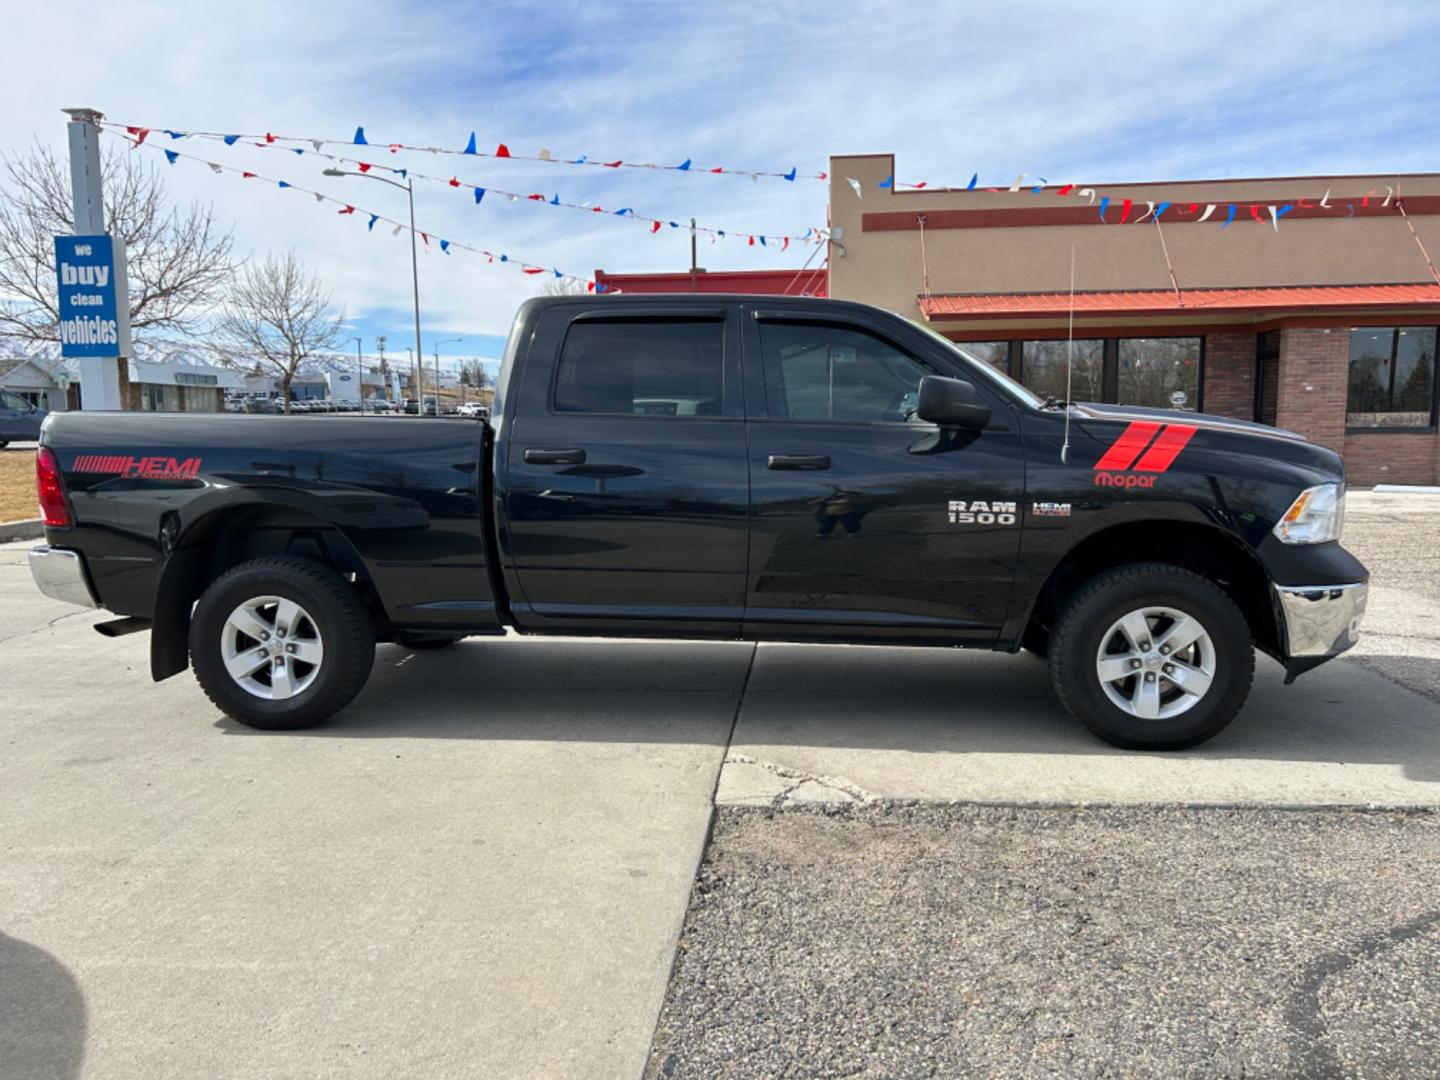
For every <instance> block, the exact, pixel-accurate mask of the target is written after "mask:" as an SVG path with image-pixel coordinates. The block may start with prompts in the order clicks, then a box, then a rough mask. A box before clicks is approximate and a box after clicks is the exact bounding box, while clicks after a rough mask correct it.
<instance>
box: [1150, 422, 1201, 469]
mask: <svg viewBox="0 0 1440 1080" xmlns="http://www.w3.org/2000/svg"><path fill="white" fill-rule="evenodd" d="M1194 434H1195V429H1194V428H1193V427H1191V426H1190V425H1189V424H1166V425H1165V430H1164V431H1162V432H1160V437H1159V438H1158V439H1156V440H1155V445H1154V446H1152V447H1150V449H1149V450H1147V451H1145V456H1144V457H1142V458H1141V459H1140V460H1139V461H1138V462H1136V464H1135V468H1136V469H1138V470H1139V471H1140V472H1164V471H1165V470H1166V469H1168V468H1170V464H1171V463H1172V462H1173V461H1174V460H1175V458H1176V457H1177V456H1178V455H1179V453H1180V451H1181V450H1184V449H1185V445H1186V444H1187V443H1188V442H1189V441H1190V439H1191V438H1192V437H1193V436H1194Z"/></svg>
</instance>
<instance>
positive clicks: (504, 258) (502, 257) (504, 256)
mask: <svg viewBox="0 0 1440 1080" xmlns="http://www.w3.org/2000/svg"><path fill="white" fill-rule="evenodd" d="M500 261H501V262H509V261H510V256H509V255H501V256H500Z"/></svg>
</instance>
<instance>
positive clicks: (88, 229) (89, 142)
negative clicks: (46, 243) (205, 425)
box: [61, 109, 130, 409]
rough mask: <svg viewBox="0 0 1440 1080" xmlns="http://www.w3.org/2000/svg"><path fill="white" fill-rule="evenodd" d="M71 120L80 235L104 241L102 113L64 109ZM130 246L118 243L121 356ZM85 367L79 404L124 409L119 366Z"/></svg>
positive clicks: (114, 362) (125, 342) (105, 359)
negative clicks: (101, 168) (95, 237)
mask: <svg viewBox="0 0 1440 1080" xmlns="http://www.w3.org/2000/svg"><path fill="white" fill-rule="evenodd" d="M61 111H62V112H65V113H68V114H69V115H70V122H69V123H68V124H67V125H66V127H67V128H68V129H69V137H70V199H71V205H72V207H73V209H74V213H75V229H74V233H75V235H76V236H100V235H103V234H104V233H105V231H106V229H105V198H104V191H103V189H102V187H101V183H100V128H99V127H98V126H97V125H96V121H97V120H99V119H100V116H101V114H100V113H99V112H97V111H96V110H95V109H63V110H61ZM124 266H125V247H124V243H123V241H122V240H121V239H120V238H118V237H117V238H116V240H115V267H116V270H115V279H116V280H115V286H116V295H115V301H116V316H117V318H118V319H119V321H120V323H121V325H122V327H123V328H124V329H123V332H122V333H121V336H120V348H121V349H122V350H123V351H122V352H121V353H120V356H127V355H128V353H129V351H130V334H129V324H130V294H129V292H128V291H127V290H126V288H125V274H124V269H123V267H124ZM75 363H76V364H77V365H78V366H79V368H80V405H81V408H85V409H121V408H124V403H123V402H122V401H121V400H120V361H119V358H117V357H110V356H97V357H84V358H81V359H77V360H76V361H75Z"/></svg>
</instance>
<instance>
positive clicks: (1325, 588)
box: [1275, 582, 1370, 660]
mask: <svg viewBox="0 0 1440 1080" xmlns="http://www.w3.org/2000/svg"><path fill="white" fill-rule="evenodd" d="M1369 591H1370V589H1369V586H1368V585H1366V584H1365V583H1364V582H1358V583H1356V584H1354V585H1276V586H1275V595H1276V597H1277V598H1278V599H1279V603H1280V610H1281V612H1282V613H1283V614H1284V616H1285V641H1286V646H1287V647H1286V652H1287V653H1288V654H1289V656H1290V658H1291V659H1292V660H1295V659H1300V658H1304V657H1321V658H1323V657H1328V656H1335V655H1336V654H1338V653H1342V652H1344V651H1345V650H1346V649H1348V648H1350V646H1352V645H1354V644H1355V642H1356V641H1357V640H1358V639H1359V636H1360V618H1361V616H1363V615H1364V614H1365V598H1366V595H1367V594H1368V593H1369Z"/></svg>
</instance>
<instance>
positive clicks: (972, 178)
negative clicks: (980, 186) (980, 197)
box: [965, 172, 980, 191]
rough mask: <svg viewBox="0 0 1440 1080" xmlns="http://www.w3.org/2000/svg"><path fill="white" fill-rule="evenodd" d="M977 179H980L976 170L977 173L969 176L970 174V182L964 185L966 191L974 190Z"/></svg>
mask: <svg viewBox="0 0 1440 1080" xmlns="http://www.w3.org/2000/svg"><path fill="white" fill-rule="evenodd" d="M979 179H980V174H979V173H978V172H977V173H972V174H971V176H970V183H968V184H966V185H965V190H966V191H974V190H975V183H976V181H978V180H979Z"/></svg>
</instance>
